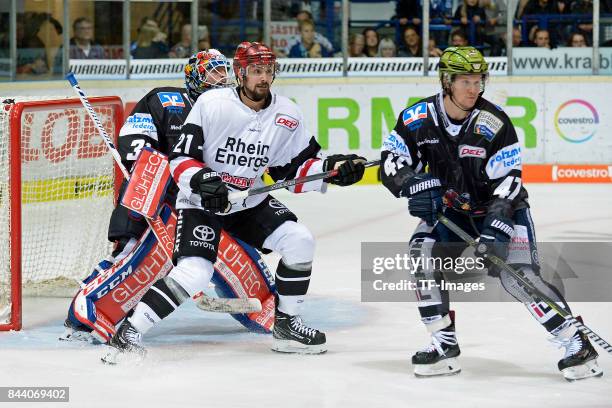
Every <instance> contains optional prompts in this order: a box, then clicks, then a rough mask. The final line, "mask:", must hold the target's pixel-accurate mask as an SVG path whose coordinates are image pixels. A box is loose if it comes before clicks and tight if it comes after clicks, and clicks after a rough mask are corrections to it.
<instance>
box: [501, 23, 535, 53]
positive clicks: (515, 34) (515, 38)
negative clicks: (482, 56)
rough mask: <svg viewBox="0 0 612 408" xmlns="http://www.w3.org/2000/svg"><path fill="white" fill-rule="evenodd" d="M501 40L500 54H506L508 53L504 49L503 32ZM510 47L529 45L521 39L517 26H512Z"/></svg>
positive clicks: (521, 35)
mask: <svg viewBox="0 0 612 408" xmlns="http://www.w3.org/2000/svg"><path fill="white" fill-rule="evenodd" d="M502 40H503V46H502V49H501V55H502V56H506V55H508V52H507V51H506V35H505V34H502ZM512 47H513V48H518V47H529V44H527V43H525V41H523V34H522V32H521V29H520V28H519V27H514V28H512Z"/></svg>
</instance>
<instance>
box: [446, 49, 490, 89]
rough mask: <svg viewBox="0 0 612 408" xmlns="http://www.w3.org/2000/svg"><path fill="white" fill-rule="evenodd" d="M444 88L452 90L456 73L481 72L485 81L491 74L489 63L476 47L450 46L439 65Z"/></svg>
mask: <svg viewBox="0 0 612 408" xmlns="http://www.w3.org/2000/svg"><path fill="white" fill-rule="evenodd" d="M438 72H439V74H440V81H441V82H442V89H444V91H445V92H448V91H450V84H451V82H452V80H453V76H454V75H466V74H468V75H469V74H481V75H482V78H483V84H482V92H484V81H485V80H486V78H487V76H488V74H489V64H487V61H485V59H484V57H483V56H482V54H481V53H480V51H478V50H477V49H476V48H474V47H448V48H447V49H445V50H444V53H443V54H442V56H441V57H440V63H439V66H438Z"/></svg>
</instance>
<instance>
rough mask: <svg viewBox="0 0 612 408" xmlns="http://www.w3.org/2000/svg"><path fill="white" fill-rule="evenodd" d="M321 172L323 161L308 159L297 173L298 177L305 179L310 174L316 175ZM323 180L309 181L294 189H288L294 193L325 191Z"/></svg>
mask: <svg viewBox="0 0 612 408" xmlns="http://www.w3.org/2000/svg"><path fill="white" fill-rule="evenodd" d="M322 172H323V161H322V160H320V159H308V160H306V161H305V162H304V164H302V165H301V166H300V167H299V168H298V171H297V174H298V177H305V176H309V175H311V174H317V173H322ZM324 184H327V183H325V182H324V181H323V180H315V181H310V182H308V183H304V184H298V185H296V186H294V187H290V190H291V191H293V192H294V193H305V192H307V191H321V192H324V191H325V190H326V186H324Z"/></svg>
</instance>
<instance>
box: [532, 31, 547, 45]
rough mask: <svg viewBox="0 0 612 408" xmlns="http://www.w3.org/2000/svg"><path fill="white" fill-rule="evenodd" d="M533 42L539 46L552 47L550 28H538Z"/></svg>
mask: <svg viewBox="0 0 612 408" xmlns="http://www.w3.org/2000/svg"><path fill="white" fill-rule="evenodd" d="M533 43H534V44H535V46H536V47H539V48H548V49H550V48H551V45H550V33H549V32H548V30H544V29H543V28H538V29H537V30H535V32H534V34H533Z"/></svg>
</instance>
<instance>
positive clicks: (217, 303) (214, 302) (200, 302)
mask: <svg viewBox="0 0 612 408" xmlns="http://www.w3.org/2000/svg"><path fill="white" fill-rule="evenodd" d="M196 305H197V306H198V307H199V308H200V309H202V310H205V311H207V312H217V313H233V314H234V313H258V312H261V302H260V301H259V299H257V298H237V299H230V298H213V297H210V296H201V297H199V298H198V299H197V300H196Z"/></svg>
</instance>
